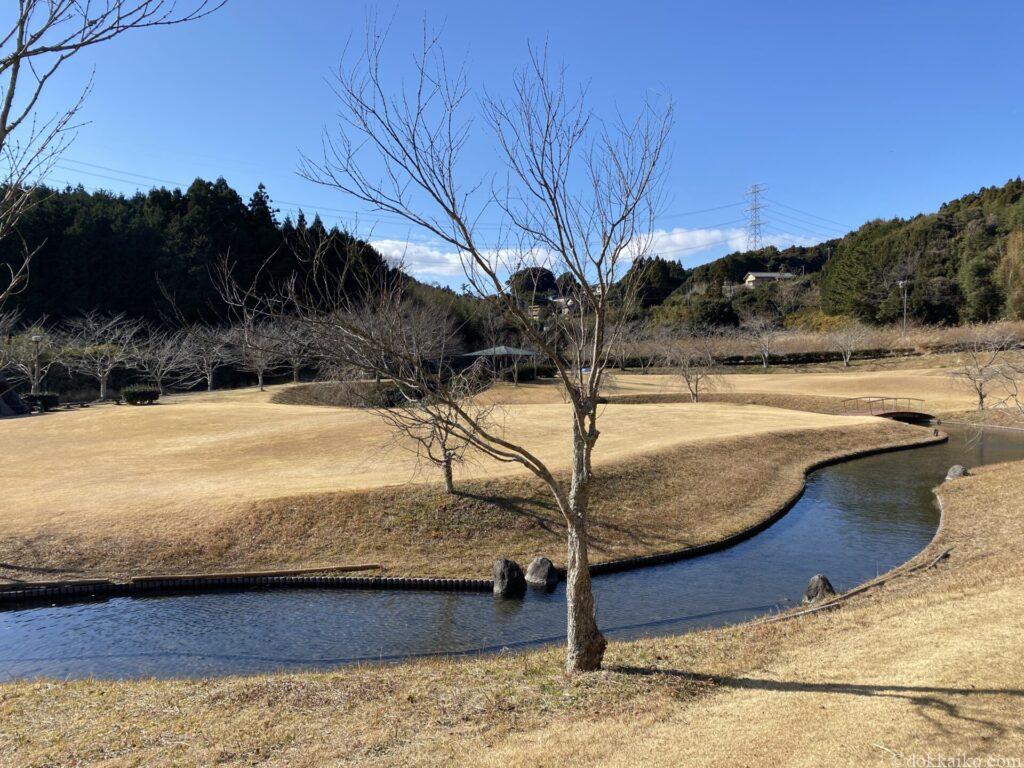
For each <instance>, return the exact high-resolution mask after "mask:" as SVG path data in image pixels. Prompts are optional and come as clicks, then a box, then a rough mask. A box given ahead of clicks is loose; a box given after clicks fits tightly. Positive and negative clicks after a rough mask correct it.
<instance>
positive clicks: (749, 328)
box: [743, 315, 782, 368]
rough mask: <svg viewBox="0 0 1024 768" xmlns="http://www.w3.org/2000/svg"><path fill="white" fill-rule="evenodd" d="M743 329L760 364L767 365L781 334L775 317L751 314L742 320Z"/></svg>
mask: <svg viewBox="0 0 1024 768" xmlns="http://www.w3.org/2000/svg"><path fill="white" fill-rule="evenodd" d="M743 331H744V335H745V336H746V338H747V341H748V342H749V343H750V345H751V347H753V349H754V352H755V353H756V354H757V355H758V356H760V358H761V365H762V366H764V367H765V368H767V367H768V361H769V360H770V359H771V356H772V354H773V353H774V352H775V345H776V344H777V343H778V341H779V337H780V336H781V335H782V331H781V330H780V329H779V325H778V323H777V322H776V320H775V318H772V317H766V316H764V315H751V316H748V317H746V318H744V320H743Z"/></svg>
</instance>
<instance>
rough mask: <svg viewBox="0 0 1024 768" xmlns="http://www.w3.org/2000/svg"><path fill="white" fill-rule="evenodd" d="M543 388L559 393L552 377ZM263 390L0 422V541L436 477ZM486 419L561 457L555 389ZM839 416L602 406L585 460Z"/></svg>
mask: <svg viewBox="0 0 1024 768" xmlns="http://www.w3.org/2000/svg"><path fill="white" fill-rule="evenodd" d="M547 392H548V394H551V395H554V396H555V397H557V393H556V392H554V390H553V388H552V387H548V388H547ZM268 398H269V394H268V393H259V392H256V391H254V390H248V391H242V392H238V391H236V392H224V393H213V394H210V395H207V394H203V395H199V396H188V397H178V398H171V399H170V401H169V402H168V403H165V404H162V405H157V406H152V407H143V408H131V407H115V406H100V407H95V408H90V409H88V410H84V411H75V412H70V413H55V414H47V415H44V416H39V417H32V418H27V419H17V420H13V421H11V422H5V423H4V425H3V442H4V455H5V470H4V471H5V473H6V474H7V476H9V477H11V478H17V481H16V482H11V483H6V484H5V487H4V510H3V511H4V514H3V515H2V516H0V537H3V536H10V535H17V536H26V535H29V536H37V535H44V534H47V533H50V532H53V531H55V530H59V531H60V532H62V533H63V534H76V533H79V532H81V533H89V532H91V531H94V530H96V529H97V528H99V529H102V530H106V531H108V532H110V533H114V532H115V529H129V530H130V531H133V532H135V533H137V534H140V535H141V534H147V535H152V536H154V537H159V536H162V535H166V534H168V533H175V532H176V531H179V530H181V529H183V528H184V529H186V530H187V529H189V528H191V527H192V526H206V525H209V524H210V523H211V522H214V521H216V519H217V518H218V517H220V518H223V517H225V516H227V515H229V514H232V513H233V511H234V510H237V507H238V505H239V504H244V503H247V502H251V501H258V500H268V499H278V498H282V497H285V496H294V495H296V494H308V493H327V492H332V491H340V490H356V489H367V488H381V487H384V486H390V485H398V484H404V483H408V482H410V481H427V482H431V481H434V480H435V477H437V476H436V475H434V474H426V473H425V470H423V469H422V468H421V467H419V466H418V465H417V460H416V456H415V455H414V454H413V453H412V452H411V451H409V450H406V449H405V448H404V447H402V446H400V445H396V444H395V443H394V441H393V439H392V435H391V433H390V432H389V430H388V429H387V427H386V426H385V425H384V424H383V422H382V421H381V420H380V418H379V417H378V416H376V415H375V414H373V413H369V412H367V411H365V410H360V409H350V408H320V407H314V406H305V407H304V406H286V405H275V404H272V403H270V402H267V400H268ZM495 418H496V419H501V420H503V421H504V423H505V425H506V427H507V434H508V436H509V437H510V438H512V439H515V440H518V441H521V442H522V443H523V444H525V445H527V446H529V447H530V449H531V450H532V451H533V452H534V453H535V454H536V455H538V456H540V457H541V458H542V459H543V460H544V461H546V462H548V463H549V466H551V467H552V468H554V469H561V468H565V467H566V464H567V462H566V459H567V457H568V454H569V452H568V450H567V449H566V446H567V445H568V442H569V427H570V419H569V406H567V405H565V404H563V403H561V402H560V399H559V401H557V402H548V403H534V404H510V405H506V406H504V407H502V408H501V409H499V410H498V411H497V412H496V414H495ZM846 423H847V422H845V421H842V420H837V419H835V418H830V417H827V416H819V415H816V414H807V413H802V414H797V413H793V412H785V411H779V410H773V409H768V408H743V407H737V406H728V405H717V406H716V405H710V404H709V405H702V406H699V407H695V406H692V405H689V404H665V405H656V406H609V407H608V408H607V409H606V410H605V412H604V413H603V414H602V416H601V441H600V443H599V445H598V448H597V450H596V452H595V461H596V462H597V463H598V464H602V463H606V464H610V463H615V462H617V461H620V460H622V459H624V458H628V457H631V456H636V455H638V454H641V453H647V452H656V451H659V450H663V449H666V448H669V447H672V446H675V445H680V444H682V443H686V442H694V441H700V440H708V439H720V438H729V437H738V436H742V435H764V434H768V433H771V432H776V431H780V430H789V429H803V428H818V427H820V428H835V427H837V426H840V425H842V424H846ZM638 434H639V435H642V438H641V439H637V435H638ZM434 471H435V472H436V470H434ZM524 472H525V470H523V469H522V468H521V467H520V466H519V465H515V464H499V463H497V462H495V461H490V460H482V459H481V460H478V461H474V462H473V463H470V464H468V465H466V466H465V467H464V468H463V469H462V471H461V472H460V476H459V477H458V478H457V479H458V480H459V481H464V480H468V479H472V478H481V477H487V478H494V477H507V476H512V475H517V474H522V473H524Z"/></svg>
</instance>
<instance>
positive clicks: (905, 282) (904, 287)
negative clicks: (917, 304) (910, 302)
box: [896, 280, 910, 339]
mask: <svg viewBox="0 0 1024 768" xmlns="http://www.w3.org/2000/svg"><path fill="white" fill-rule="evenodd" d="M896 284H897V285H898V286H899V287H900V290H901V291H903V332H902V333H901V334H900V336H901V337H902V338H904V339H905V338H907V286H908V285H909V284H910V281H909V280H900V281H899V282H898V283H896Z"/></svg>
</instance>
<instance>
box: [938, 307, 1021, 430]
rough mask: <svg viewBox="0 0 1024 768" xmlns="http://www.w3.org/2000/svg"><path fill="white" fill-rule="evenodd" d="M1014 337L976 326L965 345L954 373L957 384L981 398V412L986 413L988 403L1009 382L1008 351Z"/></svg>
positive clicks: (979, 402)
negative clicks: (999, 386)
mask: <svg viewBox="0 0 1024 768" xmlns="http://www.w3.org/2000/svg"><path fill="white" fill-rule="evenodd" d="M1014 342H1015V339H1014V337H1013V336H1012V335H1009V334H1007V333H1005V332H1002V331H1000V330H999V329H998V328H991V327H989V328H986V327H975V328H973V329H972V330H971V331H970V333H969V335H968V337H967V339H966V340H965V341H964V342H963V344H961V346H960V350H959V357H958V359H957V363H956V367H955V368H954V369H953V371H951V372H950V376H952V377H953V378H954V379H956V380H957V381H959V382H961V383H962V384H963V385H964V386H965V387H967V388H968V389H970V390H971V391H972V392H973V393H974V394H975V395H976V396H977V398H978V410H979V411H983V410H985V400H986V399H987V398H988V396H989V393H990V392H991V390H992V388H993V386H995V385H996V384H997V383H998V382H1002V383H1003V384H1006V383H1008V382H1009V379H1008V377H1007V372H1008V369H1007V368H1006V352H1007V350H1009V349H1011V348H1012V347H1013V345H1014Z"/></svg>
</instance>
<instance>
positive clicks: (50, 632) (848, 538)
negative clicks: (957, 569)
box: [0, 430, 1024, 680]
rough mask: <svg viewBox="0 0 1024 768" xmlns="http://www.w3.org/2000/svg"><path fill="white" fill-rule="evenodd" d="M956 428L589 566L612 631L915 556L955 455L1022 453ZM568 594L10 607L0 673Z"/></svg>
mask: <svg viewBox="0 0 1024 768" xmlns="http://www.w3.org/2000/svg"><path fill="white" fill-rule="evenodd" d="M949 431H950V441H949V442H948V443H947V444H944V445H936V446H930V447H927V448H917V449H914V450H908V451H900V452H896V453H889V454H881V455H878V456H872V457H868V458H864V459H856V460H854V461H850V462H846V463H843V464H838V465H836V466H833V467H828V468H826V469H822V470H820V471H818V472H815V473H814V474H812V475H811V476H810V477H809V478H808V481H807V490H806V492H805V493H804V495H803V497H802V498H801V499H800V501H799V502H798V503H797V504H796V505H795V506H794V507H793V509H792V510H791V511H790V512H789V514H787V515H786V516H785V517H783V518H782V519H781V520H779V521H778V522H777V523H775V524H774V525H773V526H771V527H770V528H768V529H767V530H766V531H764V532H762V533H759V534H758V535H757V536H755V537H754V538H752V539H749V540H747V541H745V542H743V543H741V544H738V545H736V546H735V547H732V548H730V549H727V550H724V551H721V552H717V553H714V554H710V555H706V556H703V557H699V558H696V559H693V560H684V561H681V562H677V563H672V564H668V565H661V566H656V567H652V568H645V569H641V570H637V571H631V572H627V573H618V574H610V575H606V576H599V577H596V578H595V579H594V589H595V591H596V595H597V602H598V613H599V620H600V623H601V627H602V629H603V630H604V631H605V633H606V634H607V635H608V636H609V637H612V638H618V639H622V638H633V637H641V636H649V635H662V634H673V633H679V632H684V631H686V630H689V629H694V628H697V627H707V626H715V625H721V624H727V623H733V622H738V621H742V620H744V619H748V618H751V617H753V616H757V615H759V614H764V613H766V612H769V611H773V610H776V609H779V608H784V607H787V606H789V605H791V604H792V603H793V602H796V601H799V599H800V597H801V595H802V593H803V589H804V587H805V586H806V584H807V581H808V580H809V579H810V577H811V576H813V575H814V574H815V573H818V572H821V573H824V574H826V575H827V576H828V577H829V579H830V580H831V581H832V583H833V584H834V585H835V587H836V589H837V590H845V589H849V588H851V587H854V586H856V585H857V584H860V583H862V582H864V581H867V580H868V579H871V578H873V577H874V576H875V575H877V574H878V573H881V572H883V571H886V570H888V569H890V568H892V567H893V566H895V565H899V564H900V563H903V562H905V561H906V560H908V559H909V558H911V557H912V556H913V555H915V554H916V553H917V552H919V551H920V550H921V549H922V548H923V547H924V546H925V545H926V544H927V543H928V541H929V540H930V539H931V537H932V535H933V534H934V532H935V528H936V526H937V525H938V519H939V513H938V508H937V506H936V503H935V499H934V496H933V494H932V488H934V487H935V486H936V485H938V484H939V483H940V482H941V481H942V479H943V477H944V476H945V473H946V470H947V469H948V468H949V467H950V466H951V465H953V464H964V465H966V466H968V467H971V466H979V465H981V464H990V463H995V462H1000V461H1009V460H1015V459H1021V458H1024V435H1022V433H1019V432H1011V431H1002V430H991V431H989V432H986V433H985V434H984V436H983V437H981V438H980V439H979V437H978V434H977V433H976V432H970V433H968V432H965V431H957V430H949ZM564 633H565V592H564V587H559V589H558V590H556V591H555V592H553V593H552V594H547V595H545V594H537V593H535V592H532V591H531V592H530V593H529V594H528V595H527V597H526V599H525V600H521V601H505V600H495V599H494V598H493V597H491V596H490V595H489V594H452V593H447V592H445V593H442V592H437V593H432V592H405V591H396V592H387V591H379V592H378V591H361V590H360V591H345V590H271V591H266V592H234V593H223V592H221V593H214V594H206V595H185V596H168V597H151V598H129V597H125V598H114V599H110V600H107V601H103V602H91V603H81V604H76V605H62V606H54V607H33V608H27V609H20V610H8V611H4V612H0V680H4V679H12V678H18V677H37V676H47V677H57V678H64V677H85V676H90V675H91V676H95V677H103V678H129V677H199V676H209V675H226V674H239V673H252V672H268V671H274V670H289V669H312V668H329V667H332V666H336V665H339V664H347V663H352V662H357V661H372V660H393V659H398V658H406V657H410V656H420V655H427V654H439V653H471V652H476V651H496V650H500V649H502V648H522V647H528V646H530V645H536V644H540V643H550V642H558V641H559V640H561V639H562V638H563V637H564Z"/></svg>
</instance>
